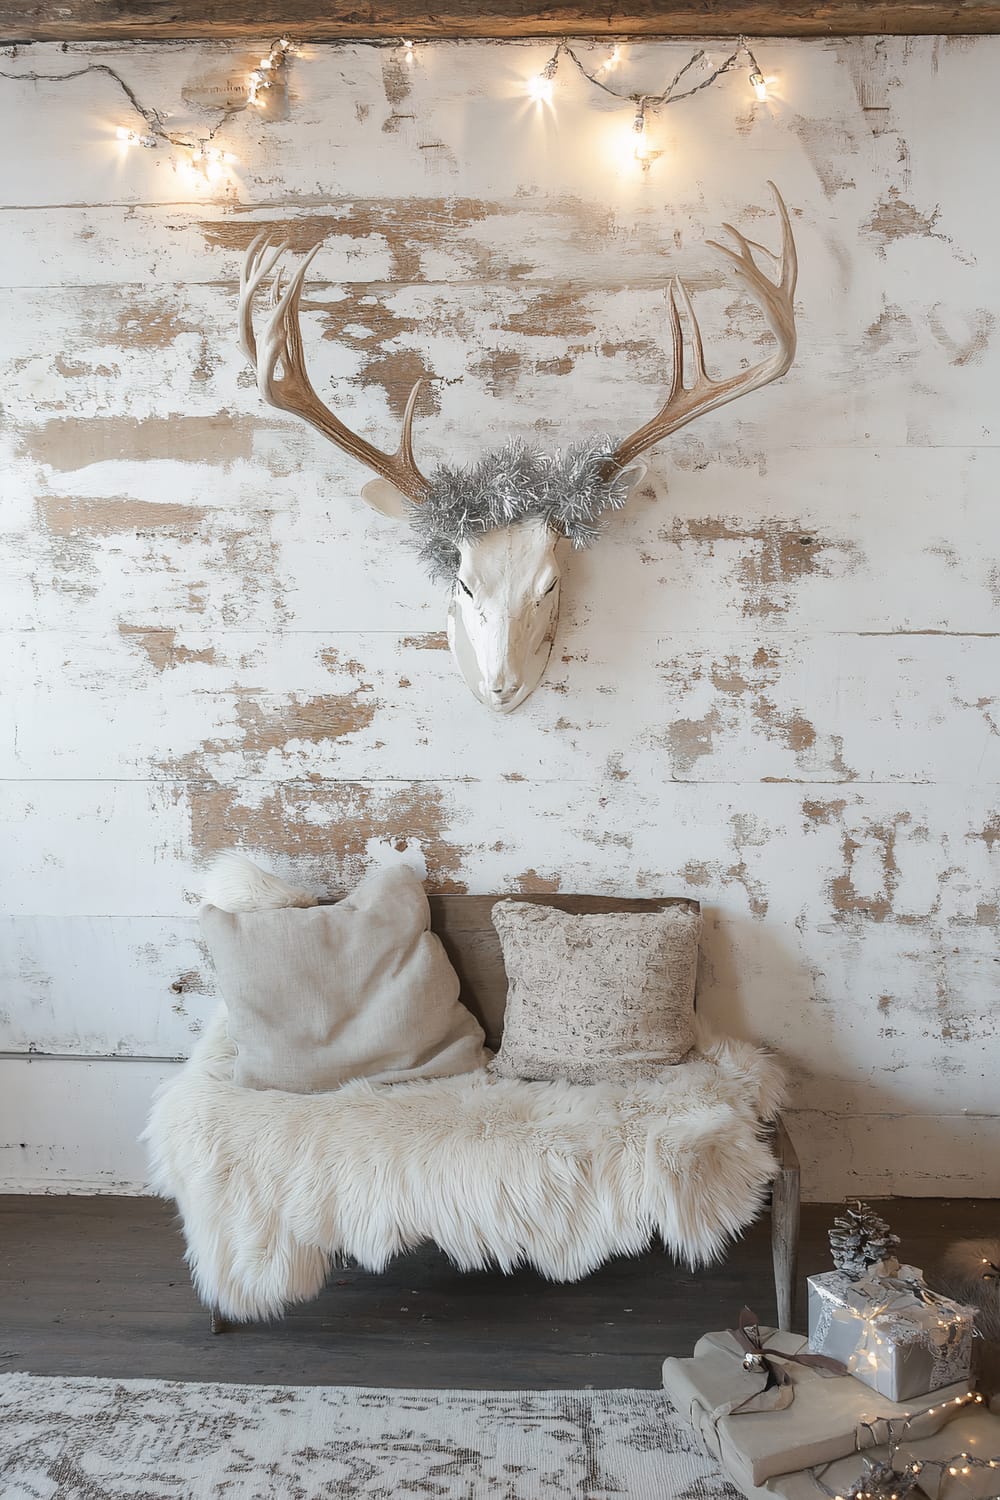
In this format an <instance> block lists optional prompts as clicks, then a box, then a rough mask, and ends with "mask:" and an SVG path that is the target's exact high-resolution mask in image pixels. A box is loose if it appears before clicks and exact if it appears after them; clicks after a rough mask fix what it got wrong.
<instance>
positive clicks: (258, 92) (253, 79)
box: [247, 36, 292, 105]
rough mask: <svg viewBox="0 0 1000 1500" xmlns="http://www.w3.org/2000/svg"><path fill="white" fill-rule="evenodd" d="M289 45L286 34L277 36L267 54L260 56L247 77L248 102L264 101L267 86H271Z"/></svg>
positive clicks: (281, 66) (261, 102)
mask: <svg viewBox="0 0 1000 1500" xmlns="http://www.w3.org/2000/svg"><path fill="white" fill-rule="evenodd" d="M291 46H292V44H291V42H290V41H289V40H288V38H287V36H282V37H279V38H278V40H277V41H276V42H272V44H271V50H270V52H269V53H268V54H267V56H266V57H262V58H261V60H260V62H259V63H258V64H257V66H256V68H252V69H251V71H250V76H249V78H248V79H247V92H248V100H249V103H251V104H260V105H263V104H264V103H266V99H265V98H264V95H265V94H266V91H267V90H268V89H269V88H272V87H273V85H274V82H275V79H276V77H277V75H278V73H279V72H280V71H281V69H282V68H283V67H284V65H285V58H286V57H287V55H288V53H289V51H290V50H291Z"/></svg>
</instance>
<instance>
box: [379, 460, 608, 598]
mask: <svg viewBox="0 0 1000 1500" xmlns="http://www.w3.org/2000/svg"><path fill="white" fill-rule="evenodd" d="M614 447H615V445H614V443H613V442H612V440H611V439H610V438H609V437H604V438H599V439H597V440H594V441H591V442H589V443H578V444H576V445H575V446H574V447H572V448H569V449H567V450H566V452H565V453H562V452H556V453H553V454H548V453H540V452H539V451H538V450H537V449H534V448H530V447H529V446H528V445H527V444H526V443H524V442H522V441H520V439H517V438H512V439H511V440H510V441H509V442H508V443H506V444H505V446H504V447H503V448H499V449H497V450H496V451H495V452H493V453H487V454H485V455H484V456H483V457H482V458H481V459H480V460H479V461H478V463H475V464H470V465H468V466H467V467H465V468H453V467H451V466H450V465H447V464H442V465H441V466H440V468H437V469H435V470H434V472H433V474H432V475H431V477H430V489H429V491H428V493H427V497H426V499H424V500H423V501H421V503H420V504H419V505H411V506H410V507H409V512H408V519H409V521H410V523H411V525H412V526H413V529H414V531H415V532H416V534H417V535H416V546H417V550H418V552H419V554H420V556H421V558H422V559H423V561H424V564H425V565H426V567H427V568H428V569H429V570H430V573H431V576H432V577H435V578H443V579H448V580H450V579H452V578H454V576H455V571H456V569H457V567H458V559H459V553H458V544H459V543H460V542H464V541H465V540H466V539H467V538H469V537H473V536H480V535H482V533H483V532H486V531H494V530H496V529H497V528H498V527H501V526H510V525H512V524H514V523H516V522H518V521H527V520H529V519H532V518H534V517H539V518H541V519H544V520H545V521H547V522H548V524H549V525H550V526H551V527H552V529H553V531H556V532H559V533H560V535H562V536H565V537H568V539H569V540H570V541H571V542H572V543H573V546H574V547H589V546H590V544H591V543H592V542H594V541H596V539H597V537H598V536H599V535H600V520H601V517H602V516H603V515H604V514H605V512H607V511H609V510H620V509H621V508H622V506H623V505H624V504H625V501H626V500H627V498H628V492H629V488H630V486H631V483H632V475H630V474H626V473H624V472H623V471H622V470H621V469H618V468H615V469H614V470H613V471H612V473H611V475H610V477H606V476H605V475H604V473H603V470H604V468H605V466H606V465H607V462H608V459H609V458H610V457H611V455H612V454H613V452H614Z"/></svg>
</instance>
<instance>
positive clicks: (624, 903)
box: [212, 894, 799, 1333]
mask: <svg viewBox="0 0 1000 1500" xmlns="http://www.w3.org/2000/svg"><path fill="white" fill-rule="evenodd" d="M499 900H511V901H532V902H535V903H536V904H539V905H543V906H554V907H557V908H558V909H559V910H560V911H566V912H572V913H574V914H576V915H583V914H588V913H601V912H619V911H620V912H642V911H662V910H663V909H664V907H667V906H684V907H687V908H688V910H690V911H695V912H697V911H699V910H700V907H699V904H698V902H697V901H691V900H688V899H687V898H686V897H683V896H668V897H661V898H649V899H635V900H633V899H630V898H628V897H614V896H550V895H534V894H529V895H514V896H508V897H500V896H464V895H450V894H443V895H432V896H431V897H430V906H431V925H432V927H433V929H434V931H435V932H436V933H437V934H438V936H439V937H440V939H441V941H442V943H443V944H444V946H445V948H446V949H447V952H448V957H449V958H450V959H451V962H452V963H453V964H454V966H455V970H456V972H457V973H458V977H459V979H460V980H461V983H462V1000H463V1002H464V1003H465V1004H466V1005H467V1006H468V1007H469V1009H470V1010H471V1011H472V1012H473V1014H474V1015H476V1016H477V1017H478V1018H479V1021H480V1022H481V1023H482V1027H483V1030H484V1031H485V1032H486V1042H487V1045H488V1046H489V1047H490V1048H492V1049H493V1050H494V1051H495V1050H496V1049H497V1047H499V1045H500V1038H501V1035H502V1033H503V1018H504V1010H505V1008H506V1004H507V975H506V972H505V970H504V966H503V953H502V952H501V948H500V939H499V938H498V937H497V934H496V929H495V928H494V926H493V921H492V918H491V916H490V913H491V911H492V909H493V907H494V905H495V904H496V902H497V901H499ZM323 904H326V903H323ZM773 1132H774V1134H773V1146H774V1151H775V1155H776V1157H777V1159H778V1162H779V1167H778V1172H777V1175H776V1177H775V1179H774V1181H773V1183H772V1185H771V1204H770V1208H771V1251H772V1257H773V1262H774V1290H775V1297H776V1300H777V1311H778V1327H779V1328H783V1329H790V1328H791V1326H792V1319H793V1317H794V1302H795V1282H796V1274H797V1263H798V1242H799V1162H798V1158H797V1156H796V1154H795V1148H794V1147H793V1145H792V1142H791V1140H790V1139H789V1136H788V1132H787V1130H786V1129H785V1126H784V1124H783V1122H782V1120H781V1119H780V1117H779V1118H778V1119H777V1120H776V1121H775V1122H774V1125H773ZM226 1326H227V1323H226V1320H225V1319H224V1318H223V1317H222V1314H221V1313H220V1312H219V1310H218V1309H217V1308H213V1310H212V1332H213V1333H221V1332H222V1331H223V1329H224V1328H225V1327H226Z"/></svg>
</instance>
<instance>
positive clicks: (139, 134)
mask: <svg viewBox="0 0 1000 1500" xmlns="http://www.w3.org/2000/svg"><path fill="white" fill-rule="evenodd" d="M293 52H294V45H293V43H292V42H291V40H290V39H289V38H288V37H285V36H283V37H280V38H279V39H278V41H276V42H274V43H273V44H272V46H271V50H270V51H269V52H268V55H267V56H266V57H262V58H261V59H260V62H259V63H258V65H257V67H256V68H252V69H251V71H250V73H249V74H248V77H247V97H246V101H245V103H243V104H236V105H231V106H229V107H227V108H226V110H225V111H224V112H223V114H222V116H221V118H220V119H219V120H218V121H217V123H216V124H215V125H214V126H213V127H212V129H211V130H210V131H209V132H208V134H207V135H206V136H203V137H201V138H200V139H195V140H192V139H190V138H189V137H187V136H185V135H184V134H182V133H180V132H179V131H174V130H168V129H167V126H166V122H167V120H168V119H169V118H170V116H169V115H168V114H167V113H165V112H164V111H161V110H158V109H153V108H151V107H149V106H147V105H145V104H143V103H142V101H141V100H140V99H139V98H138V96H137V95H136V93H135V91H134V89H132V88H131V87H130V85H129V84H128V83H127V82H126V81H125V79H124V78H123V77H122V76H121V74H120V73H118V72H117V71H116V70H115V69H114V68H112V67H111V66H110V65H109V64H108V63H88V64H87V65H86V67H83V68H74V69H72V70H71V71H70V72H68V73H37V72H34V71H32V72H27V73H10V72H7V71H5V70H0V78H8V79H11V80H13V81H14V82H21V83H65V82H67V81H68V80H69V79H71V78H80V77H82V76H83V75H84V74H85V73H103V74H105V75H106V76H107V77H108V78H111V79H112V80H113V81H114V83H115V84H117V86H118V88H119V89H121V91H122V93H123V94H124V95H125V97H126V99H127V100H128V102H129V104H130V105H131V107H132V109H133V110H134V111H135V113H136V114H137V115H138V116H139V118H140V119H141V120H142V122H143V124H144V126H145V129H132V128H130V127H129V126H128V125H119V126H118V127H117V128H116V130H115V138H116V140H118V141H119V142H120V144H121V147H122V150H123V151H128V150H129V148H130V147H132V146H143V147H145V148H146V149H147V150H150V151H151V150H155V149H156V147H157V146H159V145H161V144H163V145H166V146H172V147H173V148H174V149H175V150H180V151H187V152H189V153H190V156H189V158H188V161H189V164H190V165H191V167H192V168H193V169H195V171H196V172H197V173H199V174H200V175H201V176H203V177H204V178H205V179H206V180H208V181H209V182H218V181H219V180H220V179H221V178H222V177H224V176H225V169H226V167H227V166H228V165H229V164H230V163H232V162H235V161H236V159H237V158H236V157H235V156H233V155H232V153H230V152H226V151H220V150H218V149H217V148H214V147H212V146H211V145H210V142H211V141H213V140H214V138H215V136H216V135H217V134H218V132H219V131H220V130H221V129H222V127H223V125H225V123H226V121H227V120H229V119H230V118H231V117H232V116H233V115H234V114H239V113H240V112H241V111H242V110H244V109H247V108H248V107H249V106H250V105H251V104H258V105H262V104H263V103H265V102H266V101H265V99H264V98H263V97H262V96H263V95H264V94H265V93H266V91H267V90H268V89H270V88H273V87H274V85H275V83H276V81H277V79H278V77H279V75H280V72H281V69H282V68H283V67H284V66H285V64H286V63H287V60H288V57H289V55H290V54H292V53H293Z"/></svg>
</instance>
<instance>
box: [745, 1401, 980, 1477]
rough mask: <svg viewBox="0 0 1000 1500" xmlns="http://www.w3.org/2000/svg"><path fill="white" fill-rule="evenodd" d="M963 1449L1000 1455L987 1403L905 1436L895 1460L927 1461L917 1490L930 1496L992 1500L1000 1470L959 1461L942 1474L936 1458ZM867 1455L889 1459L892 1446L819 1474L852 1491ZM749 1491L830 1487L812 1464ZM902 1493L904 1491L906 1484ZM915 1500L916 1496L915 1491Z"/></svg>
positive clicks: (840, 1462) (948, 1456)
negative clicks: (928, 1432) (927, 1432)
mask: <svg viewBox="0 0 1000 1500" xmlns="http://www.w3.org/2000/svg"><path fill="white" fill-rule="evenodd" d="M961 1453H971V1454H974V1455H975V1456H977V1457H978V1458H985V1459H990V1458H997V1459H1000V1418H997V1417H996V1416H995V1415H991V1414H990V1413H989V1412H988V1411H987V1410H986V1408H985V1405H980V1406H975V1407H972V1406H967V1407H965V1408H964V1410H962V1411H961V1412H959V1414H958V1416H956V1417H955V1418H954V1419H953V1420H952V1421H951V1422H950V1423H949V1424H948V1425H947V1426H944V1427H942V1428H941V1429H940V1430H939V1431H938V1432H936V1433H934V1434H933V1435H932V1436H930V1437H923V1438H913V1439H907V1438H904V1439H902V1441H899V1442H898V1443H897V1444H896V1446H895V1448H894V1450H893V1454H892V1459H893V1463H894V1465H895V1467H896V1469H897V1470H900V1469H902V1468H903V1467H904V1466H905V1465H906V1464H910V1463H913V1462H915V1461H916V1462H919V1463H920V1464H922V1465H924V1467H923V1468H922V1469H921V1471H920V1473H919V1474H918V1475H917V1489H918V1490H919V1491H920V1493H921V1494H922V1495H926V1496H927V1500H992V1497H993V1496H994V1495H997V1494H998V1493H1000V1489H998V1479H997V1476H998V1474H1000V1469H988V1468H987V1469H982V1468H976V1467H975V1466H972V1465H970V1466H969V1472H968V1474H963V1473H962V1472H961V1470H962V1467H963V1465H961V1464H956V1465H954V1467H956V1468H958V1470H959V1472H958V1473H957V1474H955V1475H952V1474H950V1473H948V1472H947V1468H946V1469H945V1471H944V1473H942V1470H941V1467H940V1464H939V1463H935V1462H934V1461H935V1460H939V1461H940V1460H947V1459H951V1458H955V1457H957V1456H958V1455H959V1454H961ZM866 1458H870V1459H872V1460H873V1461H875V1462H881V1463H888V1462H889V1459H890V1450H889V1447H888V1445H886V1444H882V1445H880V1446H879V1447H877V1448H869V1449H867V1450H866V1452H865V1453H863V1454H862V1453H852V1454H851V1456H850V1457H849V1458H841V1459H838V1461H837V1462H836V1463H835V1464H831V1465H830V1466H829V1467H828V1468H823V1469H821V1470H820V1471H819V1474H818V1477H819V1479H821V1480H822V1483H823V1485H825V1486H826V1489H827V1490H829V1491H830V1492H831V1494H833V1495H849V1494H851V1492H852V1490H853V1489H854V1487H855V1485H856V1484H857V1482H858V1480H859V1479H860V1478H861V1477H862V1474H863V1472H864V1461H865V1459H866ZM744 1493H745V1494H746V1495H747V1496H748V1500H768V1496H772V1495H776V1496H780V1497H781V1500H825V1492H824V1490H823V1489H822V1488H821V1487H820V1485H819V1484H817V1482H816V1476H814V1475H813V1472H812V1470H811V1469H802V1470H800V1471H799V1472H798V1473H797V1474H779V1475H778V1476H776V1477H775V1478H774V1479H769V1480H768V1481H767V1483H766V1484H765V1485H764V1486H763V1487H762V1488H761V1489H757V1490H750V1491H744ZM899 1493H900V1494H903V1493H904V1491H903V1489H902V1487H901V1488H900V1491H899ZM911 1493H912V1492H911ZM912 1500H916V1496H915V1495H913V1496H912Z"/></svg>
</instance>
